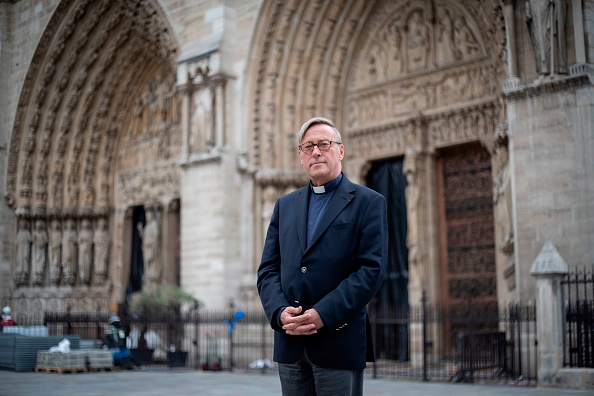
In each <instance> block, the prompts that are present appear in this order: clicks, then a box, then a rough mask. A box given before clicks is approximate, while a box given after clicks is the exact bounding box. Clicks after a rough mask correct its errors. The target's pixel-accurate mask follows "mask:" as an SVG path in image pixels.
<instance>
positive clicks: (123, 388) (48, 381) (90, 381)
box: [0, 368, 594, 396]
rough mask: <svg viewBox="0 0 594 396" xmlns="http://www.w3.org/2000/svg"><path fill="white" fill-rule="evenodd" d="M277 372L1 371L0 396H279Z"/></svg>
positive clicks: (538, 391) (418, 387)
mask: <svg viewBox="0 0 594 396" xmlns="http://www.w3.org/2000/svg"><path fill="white" fill-rule="evenodd" d="M364 393H365V395H369V396H388V395H390V396H391V395H399V396H436V395H437V396H462V395H481V396H565V395H568V396H586V395H589V396H592V395H594V392H592V391H584V390H581V391H580V390H568V389H548V388H547V389H545V388H536V387H527V386H511V385H476V384H472V385H471V384H453V383H444V382H421V381H404V380H390V379H372V378H366V379H365V382H364ZM280 394H281V390H280V384H279V380H278V375H277V374H276V373H267V374H260V373H240V372H237V373H235V372H234V373H231V372H204V371H197V370H190V369H173V370H170V369H166V368H154V369H153V368H142V369H139V370H133V371H100V372H83V373H64V374H59V373H45V372H39V373H37V372H14V371H7V370H0V396H32V395H40V396H64V395H84V396H95V395H109V396H117V395H122V396H128V395H143V396H153V395H154V396H156V395H176V396H184V395H198V396H232V395H233V396H235V395H248V396H251V395H254V396H280Z"/></svg>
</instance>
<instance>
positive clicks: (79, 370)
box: [35, 367, 87, 374]
mask: <svg viewBox="0 0 594 396" xmlns="http://www.w3.org/2000/svg"><path fill="white" fill-rule="evenodd" d="M35 371H36V372H38V373H58V374H65V373H84V372H86V371H87V369H86V368H61V367H35Z"/></svg>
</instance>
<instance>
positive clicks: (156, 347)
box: [19, 304, 536, 385]
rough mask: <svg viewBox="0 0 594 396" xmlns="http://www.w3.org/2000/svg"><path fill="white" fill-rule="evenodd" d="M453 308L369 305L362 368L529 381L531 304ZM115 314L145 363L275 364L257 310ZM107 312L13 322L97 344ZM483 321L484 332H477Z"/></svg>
mask: <svg viewBox="0 0 594 396" xmlns="http://www.w3.org/2000/svg"><path fill="white" fill-rule="evenodd" d="M463 308H464V307H463ZM453 311H456V310H444V309H442V308H440V307H431V306H426V305H423V306H414V307H410V308H408V309H406V310H384V311H379V312H378V311H375V310H373V309H370V313H369V318H370V325H371V329H372V334H373V343H374V346H375V348H376V349H375V355H376V362H375V363H371V364H370V365H368V368H369V369H368V370H367V371H366V373H367V375H373V376H374V377H378V378H379V377H381V378H403V379H418V380H436V381H448V380H450V379H451V378H452V376H455V375H456V374H458V373H459V374H460V375H459V377H460V378H464V377H463V376H462V375H463V373H464V372H471V374H469V375H468V376H467V377H468V378H472V379H473V380H476V379H480V380H481V381H485V382H488V381H491V382H494V381H495V382H508V383H509V382H512V381H516V382H517V381H522V384H524V385H535V384H536V381H535V379H536V364H535V362H536V345H535V342H536V340H535V336H536V321H535V319H536V312H535V308H534V305H531V304H525V305H514V306H508V307H503V308H500V309H499V311H498V312H496V318H487V321H486V322H485V317H484V316H483V317H481V316H479V315H471V316H465V317H462V316H461V315H458V314H455V315H452V314H450V313H451V312H453ZM496 311H497V310H496ZM120 317H121V319H122V325H123V326H124V328H125V330H126V335H127V345H128V347H129V348H130V350H131V352H132V354H133V356H135V357H136V358H137V359H138V360H140V361H141V362H142V363H143V364H144V365H149V366H153V365H162V366H163V365H171V362H172V355H171V354H172V353H173V350H175V352H181V354H183V355H184V359H185V361H184V362H183V364H182V363H181V361H178V362H177V363H176V366H177V367H179V366H184V367H188V368H194V369H200V370H235V371H242V370H243V371H254V370H255V371H258V370H259V371H269V370H275V369H276V367H275V365H274V363H273V362H272V355H273V338H274V330H272V329H271V327H270V324H269V323H268V320H267V319H266V317H265V315H264V313H263V312H262V311H261V310H259V311H247V312H245V313H244V314H243V315H242V317H241V318H237V317H236V312H234V311H231V310H222V311H207V310H192V311H190V312H187V313H182V314H177V315H171V316H168V317H141V316H134V315H121V316H120ZM108 318H109V313H107V312H95V313H88V312H85V313H74V312H61V313H60V312H57V313H56V312H46V313H45V315H44V317H43V319H42V322H41V323H40V320H39V318H38V317H35V318H33V319H32V320H31V321H26V320H25V319H26V317H25V316H21V317H20V321H21V323H19V324H20V325H22V326H25V327H29V328H33V327H35V326H39V325H41V326H40V327H41V328H43V329H44V330H45V331H46V332H47V333H49V335H50V336H61V335H65V334H75V335H78V336H80V338H81V343H82V344H86V345H93V346H94V347H97V345H100V343H101V340H102V339H103V338H104V333H105V329H106V328H107V321H108ZM493 323H495V325H496V327H495V330H493V327H492V326H493ZM452 329H463V330H461V331H463V332H464V334H465V336H463V337H462V338H461V339H460V342H459V343H457V341H456V336H455V332H454V331H453V330H452ZM485 329H489V331H488V332H487V334H491V335H487V336H478V334H480V332H481V331H485ZM456 331H458V330H456ZM485 337H486V338H485ZM487 347H488V348H489V349H487V350H485V348H487ZM141 354H143V355H141ZM487 367H490V368H487Z"/></svg>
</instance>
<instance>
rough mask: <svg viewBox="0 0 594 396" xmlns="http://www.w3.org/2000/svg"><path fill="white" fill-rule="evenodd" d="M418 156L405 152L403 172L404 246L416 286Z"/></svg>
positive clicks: (415, 153)
mask: <svg viewBox="0 0 594 396" xmlns="http://www.w3.org/2000/svg"><path fill="white" fill-rule="evenodd" d="M418 162H419V155H418V153H417V151H416V150H415V149H413V148H409V149H407V151H406V156H405V159H404V166H403V168H404V169H403V171H404V174H405V176H406V181H407V183H408V185H407V186H406V190H405V196H406V208H407V218H408V226H407V227H408V230H407V234H406V246H407V247H408V268H409V272H410V280H411V282H412V283H415V284H417V283H418V282H419V281H420V279H419V277H418V274H419V268H418V267H419V262H420V252H419V249H420V246H419V242H420V241H419V210H420V208H419V204H420V202H419V201H420V194H421V180H420V174H419V164H418Z"/></svg>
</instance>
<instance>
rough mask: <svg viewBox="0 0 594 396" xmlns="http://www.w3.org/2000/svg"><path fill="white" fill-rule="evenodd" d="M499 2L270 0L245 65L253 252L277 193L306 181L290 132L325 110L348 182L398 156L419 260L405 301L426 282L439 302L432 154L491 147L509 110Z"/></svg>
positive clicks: (412, 248)
mask: <svg viewBox="0 0 594 396" xmlns="http://www.w3.org/2000/svg"><path fill="white" fill-rule="evenodd" d="M501 7H502V5H501V3H500V2H499V1H497V0H491V1H488V2H481V3H478V2H475V1H469V0H407V1H391V0H390V1H383V0H374V1H357V0H343V1H332V2H330V1H311V2H309V1H308V2H304V1H275V2H265V3H264V5H263V9H262V11H261V14H260V20H259V21H258V29H257V31H256V35H255V37H254V41H253V47H252V50H253V52H254V56H253V57H252V59H255V60H254V61H253V62H252V63H251V64H250V65H249V69H248V77H249V79H248V81H249V84H250V86H249V87H248V92H249V95H250V101H249V103H250V111H248V114H249V115H250V117H251V119H250V120H249V129H248V131H249V133H250V136H249V138H250V162H251V163H252V164H253V165H254V167H255V169H256V171H255V181H256V185H255V191H254V197H255V202H256V203H257V207H256V216H255V218H256V219H257V220H256V224H255V233H254V235H255V236H256V240H255V246H256V248H255V252H259V251H261V250H260V249H261V247H262V245H263V236H264V233H265V230H266V227H267V224H268V221H269V215H270V208H271V207H272V206H273V205H274V201H275V200H276V198H278V196H279V195H281V194H283V193H285V192H286V191H288V190H291V189H294V188H296V187H298V186H301V185H303V184H304V183H305V182H306V181H307V180H306V179H305V178H304V176H303V175H302V171H301V170H300V168H299V166H298V162H297V158H298V157H297V148H296V147H297V142H296V141H295V134H296V132H297V130H298V129H299V127H300V125H301V124H302V123H303V122H304V121H305V120H307V119H308V118H310V117H312V116H317V115H321V116H326V117H328V118H331V119H333V120H334V121H335V122H336V123H337V126H338V128H339V130H340V131H341V133H342V136H343V139H344V141H345V147H346V157H345V161H344V170H345V172H346V173H347V175H348V176H349V178H351V179H353V180H355V181H358V182H364V181H365V177H366V175H367V172H368V171H369V169H370V167H371V162H373V161H379V160H389V159H391V158H402V157H404V161H405V163H404V168H405V172H406V173H407V178H408V179H409V182H408V187H407V189H409V190H411V191H412V192H411V191H407V195H408V196H410V198H407V201H409V200H412V201H411V202H409V203H408V205H407V206H408V214H409V216H408V225H407V226H408V233H409V235H410V234H412V236H413V237H409V238H408V239H407V247H408V251H409V262H410V261H411V260H413V261H412V264H411V265H414V266H415V268H412V269H411V279H410V284H409V286H408V289H409V290H408V293H409V300H410V301H411V303H418V302H419V301H420V298H421V292H422V289H426V290H428V291H429V298H430V300H432V301H436V300H438V299H439V297H440V287H441V286H440V279H439V276H438V275H437V274H438V273H439V271H438V268H439V260H440V258H439V251H440V241H439V238H438V235H437V233H438V229H439V220H438V218H437V215H436V213H437V212H436V210H437V209H436V206H437V203H438V200H439V199H441V198H440V197H438V196H437V183H436V157H437V155H438V152H439V150H440V149H443V148H445V147H450V146H454V145H462V144H467V143H471V142H480V143H481V144H482V145H483V146H485V147H486V148H487V149H488V150H489V151H491V150H492V147H493V140H494V133H495V131H496V129H497V128H498V127H500V124H502V123H503V120H504V116H505V115H504V114H503V112H504V109H503V107H502V101H501V100H500V91H501V88H500V86H499V84H498V81H503V79H504V77H505V67H506V66H505V62H506V58H505V48H504V45H505V39H504V37H505V31H504V24H503V13H502V8H501ZM412 189H416V191H420V192H421V193H420V194H415V193H414V190H412ZM412 197H417V198H416V199H414V200H413V198H412ZM421 241H422V242H423V243H421ZM411 252H412V253H414V257H412V258H411V256H410V255H411ZM254 262H255V263H257V262H258V257H254Z"/></svg>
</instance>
